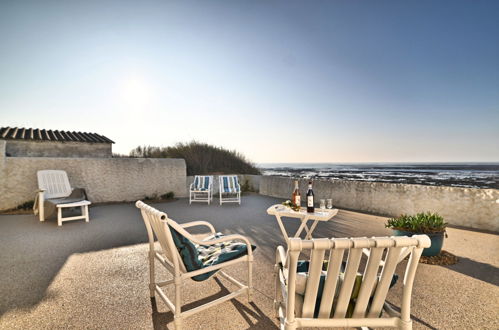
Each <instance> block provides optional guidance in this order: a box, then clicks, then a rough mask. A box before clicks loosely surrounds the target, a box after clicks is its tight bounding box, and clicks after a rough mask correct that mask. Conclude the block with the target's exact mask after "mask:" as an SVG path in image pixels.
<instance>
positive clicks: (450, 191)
mask: <svg viewBox="0 0 499 330" xmlns="http://www.w3.org/2000/svg"><path fill="white" fill-rule="evenodd" d="M307 183H308V180H300V191H301V192H302V198H304V194H305V192H306V189H307ZM313 189H314V194H315V200H316V202H318V201H319V199H326V198H332V199H333V205H334V206H337V207H339V208H346V209H351V210H357V211H364V212H369V213H374V214H379V215H386V216H398V215H400V214H402V213H411V214H412V213H417V212H424V211H432V212H438V213H439V214H441V215H442V216H443V217H444V218H445V220H446V221H447V222H449V223H450V224H453V225H458V226H466V227H471V228H477V229H484V230H491V231H497V232H499V190H497V189H473V188H458V187H435V186H423V185H411V184H394V183H380V182H361V181H343V180H333V181H330V180H315V181H314V186H313ZM259 190H260V194H262V195H268V196H273V197H280V198H288V199H290V198H291V192H292V190H293V179H291V178H284V177H275V176H262V177H261V179H260V189H259Z"/></svg>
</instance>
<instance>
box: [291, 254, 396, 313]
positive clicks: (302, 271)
mask: <svg viewBox="0 0 499 330" xmlns="http://www.w3.org/2000/svg"><path fill="white" fill-rule="evenodd" d="M309 266H310V262H309V261H304V260H299V261H298V265H297V269H296V272H297V274H298V276H300V275H304V276H308V268H309ZM327 267H328V262H327V261H324V262H323V263H322V270H323V272H322V274H321V277H320V279H319V287H318V289H317V298H316V300H315V309H314V317H318V316H319V308H320V304H321V299H322V292H323V291H324V283H325V281H326V273H325V271H327ZM345 268H346V263H345V262H342V263H341V268H340V277H343V276H344V273H345ZM398 278H399V276H398V275H397V274H393V277H392V280H391V282H390V288H392V287H393V286H394V285H395V284H396V283H397V281H398ZM361 284H362V274H359V273H357V277H356V279H355V283H354V287H353V289H352V296H351V298H350V303H349V304H348V311H347V315H346V317H352V314H353V310H354V308H355V302H356V300H357V297H358V296H359V291H360V286H361ZM335 296H336V295H335ZM371 299H372V298H371Z"/></svg>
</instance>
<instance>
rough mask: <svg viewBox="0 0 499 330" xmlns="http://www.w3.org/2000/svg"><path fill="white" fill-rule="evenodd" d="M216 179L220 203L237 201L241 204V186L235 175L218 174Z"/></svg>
mask: <svg viewBox="0 0 499 330" xmlns="http://www.w3.org/2000/svg"><path fill="white" fill-rule="evenodd" d="M218 180H219V193H220V205H222V203H239V205H241V186H240V185H239V180H238V179H237V175H220V176H219V177H218Z"/></svg>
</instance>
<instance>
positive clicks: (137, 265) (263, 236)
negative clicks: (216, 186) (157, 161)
mask: <svg viewBox="0 0 499 330" xmlns="http://www.w3.org/2000/svg"><path fill="white" fill-rule="evenodd" d="M278 202H281V200H279V199H275V198H270V197H265V196H260V195H249V196H244V197H243V204H242V205H241V206H237V205H230V204H228V205H223V206H219V205H217V204H215V205H210V206H208V205H205V204H193V205H192V206H189V205H188V201H187V200H186V199H180V200H177V201H172V202H168V203H162V204H155V205H154V206H155V207H156V208H158V209H160V210H163V211H165V212H167V213H168V215H169V216H170V217H171V218H173V219H176V220H178V221H179V222H188V221H192V220H207V221H209V222H211V223H212V224H213V225H214V226H215V228H216V229H217V230H219V231H223V232H224V233H239V234H243V235H246V236H248V237H250V240H252V241H253V242H254V243H255V244H256V245H257V246H258V249H257V250H256V252H255V267H254V269H255V270H254V283H255V293H254V302H253V303H250V304H249V303H248V302H247V300H246V299H245V298H244V297H240V299H237V300H232V301H230V302H225V303H223V304H221V305H218V306H217V307H214V308H211V309H209V310H207V311H205V312H202V313H200V314H197V315H195V316H193V317H191V318H188V319H187V320H186V322H185V323H184V324H185V329H276V328H277V319H276V318H275V317H274V313H273V310H272V300H273V296H272V295H273V276H272V269H273V263H274V254H275V248H276V246H277V245H278V244H283V240H282V236H281V232H280V231H279V228H278V226H277V223H276V220H275V219H274V218H273V217H271V216H268V215H267V214H266V213H265V210H266V209H267V207H268V206H270V205H272V204H274V203H278ZM90 215H91V220H90V223H84V222H82V221H76V222H67V223H64V224H63V226H62V227H59V228H58V227H57V224H56V220H55V219H52V220H48V221H46V222H44V223H40V222H39V221H37V219H36V218H35V217H34V216H33V215H2V216H0V264H1V268H0V278H1V281H0V297H1V299H0V328H1V329H62V328H65V329H66V328H72V329H81V328H85V329H173V322H172V321H173V315H172V313H171V312H170V311H169V310H168V309H167V308H166V306H165V305H164V304H163V302H162V301H161V300H159V299H158V301H157V304H156V303H155V302H154V301H152V300H151V299H150V298H149V291H148V285H147V283H148V263H147V248H148V247H147V244H145V242H146V231H145V227H144V225H143V222H142V219H141V217H140V214H139V211H138V210H137V209H136V208H135V207H134V205H133V204H118V205H99V206H94V207H92V208H91V209H90ZM384 220H385V219H384V218H382V217H375V216H370V215H365V214H360V213H356V212H350V211H344V210H341V211H340V212H339V214H338V215H337V216H336V217H335V218H334V221H331V222H329V223H320V224H319V226H318V229H317V230H316V231H315V235H314V236H315V237H333V236H334V237H348V236H373V235H377V236H379V235H389V234H390V231H388V230H386V229H385V228H384V226H383V223H384ZM286 224H287V225H288V228H289V231H290V232H294V231H295V230H296V229H297V227H298V221H295V220H293V219H290V220H289V221H286ZM448 232H449V238H448V239H447V240H446V242H445V246H444V248H445V249H446V250H448V251H450V252H451V253H453V254H455V255H457V256H459V258H460V260H461V261H460V262H459V263H458V264H456V265H453V266H448V267H442V266H431V265H425V264H420V265H419V268H418V273H417V276H416V281H415V286H414V291H413V292H414V294H413V299H412V316H413V319H414V321H415V323H414V327H415V328H416V329H426V328H430V329H434V328H437V329H485V328H490V329H498V328H499V320H498V314H497V311H498V310H499V288H498V284H499V273H498V268H497V267H498V265H499V254H498V253H497V252H498V248H499V237H498V236H497V235H495V234H490V233H481V232H475V231H469V230H462V229H454V228H451V229H449V230H448ZM403 263H404V264H405V262H403ZM402 266H403V265H400V266H399V267H402ZM400 269H401V268H399V270H398V271H397V272H398V273H400ZM228 273H229V274H231V275H233V276H235V277H236V278H239V279H241V280H245V278H246V275H245V273H246V270H244V267H242V266H241V267H240V268H232V269H229V271H228ZM232 288H233V286H232V285H231V284H230V283H229V282H227V281H225V280H224V279H222V280H218V279H210V280H207V281H204V282H201V283H197V282H191V283H190V285H187V286H185V291H184V292H185V295H184V297H183V301H184V302H186V303H188V304H189V307H194V306H196V304H195V303H192V302H194V301H196V300H198V299H203V298H206V297H210V296H212V297H213V296H217V295H219V294H220V293H225V292H226V291H227V290H228V289H232ZM400 291H401V290H400V281H399V283H398V284H397V285H396V286H395V287H394V288H393V289H392V290H391V291H390V294H389V299H388V300H389V301H390V302H392V303H394V304H395V305H398V303H399V299H398V297H399V296H400V294H401V292H400Z"/></svg>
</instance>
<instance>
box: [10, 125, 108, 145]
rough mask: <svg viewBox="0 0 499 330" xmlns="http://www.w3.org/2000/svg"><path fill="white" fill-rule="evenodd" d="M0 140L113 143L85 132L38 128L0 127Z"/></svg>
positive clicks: (103, 137) (105, 138) (97, 135)
mask: <svg viewBox="0 0 499 330" xmlns="http://www.w3.org/2000/svg"><path fill="white" fill-rule="evenodd" d="M0 139H5V140H37V141H59V142H87V143H114V141H112V140H110V139H108V138H107V137H105V136H104V135H99V134H96V133H85V132H69V131H57V130H55V131H53V130H45V129H38V128H22V127H2V128H0Z"/></svg>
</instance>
